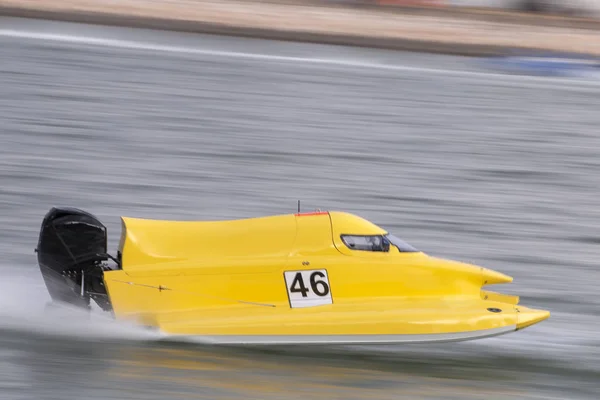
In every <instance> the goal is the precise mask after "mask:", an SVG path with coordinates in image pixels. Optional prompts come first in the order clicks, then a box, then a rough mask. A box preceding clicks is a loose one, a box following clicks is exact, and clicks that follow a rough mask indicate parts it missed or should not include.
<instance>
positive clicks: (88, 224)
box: [36, 207, 112, 311]
mask: <svg viewBox="0 0 600 400" xmlns="http://www.w3.org/2000/svg"><path fill="white" fill-rule="evenodd" d="M106 251H107V231H106V227H105V226H104V225H103V224H102V223H101V222H100V221H99V220H98V219H97V218H96V217H94V216H93V215H92V214H90V213H88V212H85V211H82V210H79V209H76V208H57V207H53V208H52V209H50V211H48V213H47V214H46V216H45V217H44V220H43V222H42V227H41V230H40V236H39V241H38V246H37V248H36V252H37V258H38V264H39V266H40V270H41V272H42V276H43V277H44V281H45V283H46V287H47V288H48V292H49V293H50V296H51V297H52V300H53V301H57V302H64V303H69V304H72V305H75V306H79V307H83V308H89V307H90V298H93V299H94V301H96V303H98V305H99V306H100V307H101V308H102V309H104V310H105V311H109V310H111V309H112V307H111V305H110V301H109V299H108V295H107V293H106V289H105V287H104V282H103V271H104V270H106V269H108V267H107V266H106V265H105V264H104V263H105V262H106V261H108V259H109V258H112V257H110V256H109V255H108V254H107V253H106Z"/></svg>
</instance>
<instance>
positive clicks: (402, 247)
mask: <svg viewBox="0 0 600 400" xmlns="http://www.w3.org/2000/svg"><path fill="white" fill-rule="evenodd" d="M384 237H385V238H386V239H387V240H388V241H389V242H390V243H391V244H392V246H396V247H397V248H398V251H400V252H401V253H416V252H418V251H419V250H417V249H415V248H414V247H412V246H411V245H410V244H408V243H406V242H405V241H404V240H402V239H400V238H399V237H396V236H394V235H392V234H391V233H388V234H387V235H385V236H384Z"/></svg>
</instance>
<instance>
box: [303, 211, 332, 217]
mask: <svg viewBox="0 0 600 400" xmlns="http://www.w3.org/2000/svg"><path fill="white" fill-rule="evenodd" d="M325 214H329V211H314V212H305V213H296V214H294V215H295V216H296V217H306V216H309V215H325Z"/></svg>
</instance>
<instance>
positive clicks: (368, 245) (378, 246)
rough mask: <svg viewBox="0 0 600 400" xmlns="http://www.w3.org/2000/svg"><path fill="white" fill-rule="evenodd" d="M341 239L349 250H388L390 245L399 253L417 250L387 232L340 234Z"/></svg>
mask: <svg viewBox="0 0 600 400" xmlns="http://www.w3.org/2000/svg"><path fill="white" fill-rule="evenodd" d="M341 239H342V241H343V242H344V244H345V245H346V246H347V247H348V248H349V249H350V250H358V251H378V252H388V251H390V245H391V246H394V247H396V248H397V249H398V251H399V252H401V253H415V252H418V250H417V249H415V248H414V247H413V246H411V245H410V244H408V243H406V242H405V241H403V240H402V239H400V238H398V237H396V236H394V235H392V234H389V233H388V234H385V235H341Z"/></svg>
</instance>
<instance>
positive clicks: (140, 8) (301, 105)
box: [0, 0, 600, 400]
mask: <svg viewBox="0 0 600 400" xmlns="http://www.w3.org/2000/svg"><path fill="white" fill-rule="evenodd" d="M241 3H244V4H246V5H247V7H251V6H250V4H253V3H256V4H258V3H259V2H258V1H254V2H253V1H251V0H244V1H242V2H240V1H237V2H231V4H229V3H228V2H227V1H225V0H223V1H222V2H202V1H183V0H180V1H177V0H174V1H166V0H164V1H158V0H155V1H150V0H147V1H144V0H121V1H115V2H102V3H94V2H91V1H87V0H71V1H66V0H65V1H58V0H57V1H55V2H51V3H49V2H42V1H27V0H22V1H18V0H12V1H6V0H2V1H0V15H2V16H0V88H1V93H2V95H1V96H0V127H1V130H0V205H1V208H0V255H1V257H0V399H11V400H13V399H15V400H16V399H62V400H64V399H75V398H77V399H80V398H86V399H145V400H151V399H165V398H168V399H300V398H302V399H307V398H315V399H317V398H319V399H320V398H332V399H366V398H369V399H380V398H381V399H392V398H393V399H397V398H407V399H487V400H491V399H509V398H510V399H598V396H599V393H600V350H599V348H600V339H599V338H598V330H599V329H600V312H599V310H600V308H599V307H600V299H599V297H598V280H599V279H600V272H599V270H598V268H599V266H598V255H599V254H600V253H599V251H598V249H599V246H600V235H599V233H598V227H599V222H598V221H600V206H599V205H598V198H599V195H600V190H599V189H600V178H599V173H600V161H599V160H600V158H599V157H598V155H599V151H600V134H599V133H598V126H599V124H600V112H599V110H600V81H599V80H598V78H599V77H600V74H598V72H599V71H600V68H599V65H600V64H599V63H598V60H597V58H596V57H597V55H598V54H595V53H594V52H593V51H590V52H589V53H587V54H583V53H581V52H579V53H577V54H571V53H570V51H571V50H572V48H573V47H575V46H588V45H589V46H596V45H597V44H598V43H600V41H595V40H594V39H595V38H596V37H597V35H598V33H597V31H596V30H595V28H594V26H595V25H594V23H592V24H591V25H590V23H589V21H590V20H591V21H593V19H594V18H596V16H597V15H598V11H600V1H595V0H580V1H560V2H559V1H542V0H539V1H538V0H535V1H534V0H528V1H525V0H510V1H501V0H472V1H469V0H448V1H417V0H414V1H393V0H387V1H384V0H381V1H375V0H373V1H359V0H357V1H352V0H348V1H344V0H322V1H317V0H312V1H309V0H307V1H300V0H298V1H291V0H290V1H284V0H281V1H277V2H276V1H270V2H260V3H261V4H260V6H261V7H263V8H260V10H261V11H260V12H258V11H257V12H254V11H252V12H249V11H247V10H249V8H243V7H242V6H240V4H241ZM272 3H278V4H277V6H278V8H273V9H268V8H267V7H268V4H272ZM285 3H287V5H285ZM300 3H303V4H304V6H305V7H315V8H314V9H313V8H311V9H310V10H311V12H312V14H310V15H311V18H310V19H302V20H300V21H299V22H298V24H306V25H310V26H311V27H314V28H315V29H317V30H319V31H320V32H321V34H327V32H328V30H329V29H342V28H340V27H341V26H342V25H343V24H344V23H346V24H350V25H351V26H352V29H354V30H355V31H356V32H358V33H357V34H356V35H355V36H359V37H360V36H364V37H367V36H368V35H369V33H370V30H369V29H370V28H366V27H364V26H362V25H361V23H362V21H363V19H362V18H363V17H361V15H365V17H364V18H365V21H366V18H367V17H366V15H367V14H366V13H368V12H371V11H370V10H371V9H372V8H373V7H375V9H376V10H377V12H384V13H390V15H391V14H394V15H399V16H406V18H409V16H410V18H411V19H410V22H411V24H413V25H411V26H413V28H414V29H413V28H411V29H413V30H412V31H411V32H410V33H411V35H413V36H412V38H413V39H414V35H422V36H423V37H424V38H425V37H427V38H428V37H429V35H434V34H435V35H438V36H439V35H442V34H440V30H441V29H442V28H444V29H445V28H446V27H447V25H448V26H449V25H451V24H452V23H454V21H455V19H456V18H461V12H462V11H461V10H464V12H465V13H467V8H469V9H477V10H480V11H481V10H484V11H485V12H490V13H496V12H499V11H502V12H508V13H514V15H513V14H511V15H513V16H514V18H518V15H522V14H523V12H526V14H527V15H538V16H539V18H540V19H536V20H535V21H532V22H531V23H532V25H526V24H527V22H522V20H519V21H521V22H519V24H520V25H517V23H515V24H514V34H515V37H516V39H515V40H514V41H512V42H514V44H515V45H514V46H513V47H511V46H510V45H505V46H504V47H502V48H501V49H500V50H498V49H497V48H496V50H494V51H495V53H496V54H495V55H494V56H493V57H490V56H489V55H483V53H486V52H485V51H483V47H485V43H482V42H479V43H477V46H478V47H477V48H476V49H475V50H472V51H465V54H443V53H456V52H454V51H451V50H452V47H455V48H458V47H461V48H466V47H465V46H470V45H471V44H473V43H471V42H473V41H475V40H476V39H477V38H474V39H473V40H471V39H470V38H466V36H465V35H467V34H465V33H464V32H463V33H462V34H461V35H456V36H453V34H452V32H451V31H443V35H444V36H446V37H447V39H448V40H451V41H453V42H452V43H454V44H452V43H450V44H449V45H448V43H446V47H444V49H445V50H440V49H437V50H436V51H435V52H432V51H430V50H431V48H430V47H431V46H430V47H429V48H426V47H423V48H422V49H419V48H418V47H416V48H415V46H412V47H413V48H412V51H402V50H397V49H396V50H392V49H386V48H385V46H377V47H380V48H378V49H376V48H374V47H372V46H370V45H368V44H365V42H362V43H358V42H360V41H357V44H361V45H360V46H353V45H352V43H347V45H334V44H331V43H330V44H324V43H304V42H303V41H302V40H301V39H298V40H296V41H293V40H292V41H277V40H271V39H269V38H268V37H266V36H268V35H265V37H263V38H259V37H249V36H256V35H241V34H240V35H238V36H236V35H235V34H229V35H214V34H213V35H211V34H205V33H204V34H203V33H191V32H181V31H180V32H176V31H175V29H173V30H171V29H169V28H170V26H169V25H164V26H162V28H164V29H163V30H151V29H142V28H133V27H128V26H127V24H125V23H123V22H121V23H119V24H118V25H121V26H118V27H117V26H112V27H111V26H106V25H115V24H111V23H110V21H108V20H107V21H106V22H107V23H106V25H91V24H88V23H86V22H88V21H89V20H90V19H91V18H92V16H93V15H92V12H98V11H99V10H100V9H101V8H102V9H103V10H104V11H106V12H111V13H113V14H121V15H122V16H126V17H127V16H130V17H131V20H132V21H133V19H134V17H133V15H134V14H142V13H146V14H148V15H150V14H153V15H155V16H160V17H161V18H169V15H170V14H169V13H170V12H171V11H172V12H173V13H175V10H177V12H178V13H181V14H187V15H188V16H189V18H190V19H192V18H195V19H200V18H205V19H204V21H209V22H213V23H219V22H220V21H222V20H225V19H228V18H229V19H228V21H227V22H228V24H232V23H233V22H232V20H233V17H232V16H233V15H235V22H237V23H239V24H240V25H241V24H244V23H247V24H250V23H251V22H255V23H259V22H260V23H262V24H263V27H265V26H267V27H268V26H271V27H274V26H275V25H277V22H276V20H275V19H274V20H269V19H267V17H274V16H275V17H277V16H279V18H280V20H285V19H286V18H289V17H290V15H291V14H292V13H295V12H297V11H298V9H296V8H286V7H293V6H294V5H298V4H300ZM334 3H336V4H334ZM228 4H229V5H228ZM357 5H368V6H369V7H356V6H357ZM228 7H229V8H228ZM431 7H434V8H437V9H443V10H451V11H452V13H451V14H450V13H448V14H447V15H446V16H444V15H445V14H437V15H438V17H439V18H440V19H436V20H433V21H432V20H425V19H419V20H418V21H417V19H416V18H419V15H431V14H426V13H427V12H429V11H430V10H431ZM50 9H52V10H53V12H54V13H53V14H47V15H46V14H43V12H42V11H44V12H46V11H48V10H50ZM92 9H93V10H92ZM36 10H42V11H40V12H39V13H36ZM69 10H78V11H80V12H81V13H80V14H79V17H78V18H74V17H73V16H72V15H71V16H69V17H68V18H67V17H64V18H62V17H61V16H60V15H62V14H61V13H63V14H64V15H67V13H68V12H69ZM86 10H87V11H86ZM90 10H92V11H90ZM223 10H225V11H223ZM227 10H229V11H227ZM251 10H258V8H255V9H251ZM306 10H308V9H304V8H303V9H302V12H307V11H306ZM428 10H429V11H428ZM84 11H85V12H89V13H90V14H85V13H84ZM100 11H102V10H100ZM104 11H103V12H104ZM278 13H279V14H278ZM361 13H364V14H361ZM350 14H351V15H353V16H354V19H352V20H351V22H349V23H348V22H344V18H349V17H347V16H348V15H350ZM517 14H518V15H517ZM44 15H46V16H47V18H45V17H44ZM378 15H380V14H378ZM465 15H466V14H465ZM486 15H487V14H486ZM548 15H553V16H554V18H564V19H563V20H562V21H563V22H564V24H563V27H562V28H552V26H556V22H552V23H550V22H547V20H546V19H544V18H546V17H547V16H548ZM574 15H575V16H577V17H578V18H579V19H586V21H587V23H588V25H587V27H586V28H579V27H576V26H575V25H572V24H574V22H573V20H572V19H569V20H567V18H571V17H572V16H574ZM202 16H204V17H202ZM25 17H35V18H25ZM370 18H373V17H370ZM381 18H383V17H381ZM444 18H446V19H444ZM453 18H454V19H453ZM469 18H470V19H469V20H468V21H470V22H465V21H466V20H461V21H463V22H461V24H462V25H465V26H467V27H468V26H470V25H469V24H473V25H476V24H484V23H486V22H484V21H485V20H486V18H487V17H486V16H485V15H484V14H479V17H475V18H474V17H473V16H472V15H471V16H470V17H469ZM61 19H64V20H69V21H70V22H66V21H60V20H61ZM96 20H98V18H97V17H96ZM248 21H249V22H248ZM320 21H326V23H322V24H321V25H319V23H320ZM332 21H333V22H332ZM407 21H408V20H407ZM444 21H447V24H446V23H445V22H444ZM569 21H570V22H569ZM336 22H337V23H336ZM417 22H418V23H417ZM487 24H488V25H486V28H485V29H487V30H490V31H494V29H496V28H498V25H497V24H498V23H495V22H487ZM534 24H535V25H536V26H538V28H533V25H534ZM131 25H132V26H133V25H134V24H133V23H132V24H131ZM384 25H385V24H384V21H383V19H382V26H384ZM385 26H389V31H390V32H391V33H390V35H392V33H393V34H396V35H397V36H401V35H403V34H404V33H403V32H404V31H403V30H402V29H408V28H407V27H406V26H402V25H393V24H392V25H385ZM511 26H513V25H510V24H509V25H503V27H502V29H503V32H509V31H510V30H511V29H512V28H511ZM540 27H541V28H540ZM565 27H566V28H565ZM282 29H283V28H282ZM386 29H387V28H386ZM535 29H538V30H539V29H543V31H540V32H542V33H541V34H539V35H541V36H540V37H542V38H543V37H546V38H558V39H560V40H558V39H556V40H554V39H552V40H551V41H552V42H553V44H554V45H558V44H559V43H563V44H562V46H563V47H562V50H561V52H551V53H548V51H549V50H548V48H543V46H541V44H540V46H539V47H537V48H536V47H535V46H534V45H535V43H533V40H532V39H531V38H532V37H533V31H534V30H535ZM552 29H556V30H552ZM558 29H562V30H561V31H559V30H558ZM436 32H437V33H436ZM473 32H474V31H473ZM473 35H474V36H475V34H474V33H473ZM586 35H587V36H586ZM242 36H245V37H242ZM536 37H537V36H536ZM465 38H466V39H465ZM582 38H588V39H582ZM479 39H481V38H479ZM353 40H354V39H353ZM427 40H428V41H429V40H430V39H429V38H428V39H427ZM481 40H483V39H481ZM511 40H512V39H511ZM528 40H529V41H530V42H532V43H533V44H531V46H529V49H523V48H520V47H519V46H518V44H519V43H521V42H527V41H528ZM539 40H542V39H539ZM561 40H562V41H561ZM311 41H313V42H319V40H311ZM372 42H373V39H371V42H369V43H372ZM512 42H511V43H512ZM539 43H542V42H541V41H540V42H539ZM392 47H393V46H392ZM470 48H471V47H470ZM590 49H591V47H590ZM515 50H518V51H515ZM478 51H481V53H482V55H481V56H478V55H477V54H475V53H477V52H478ZM434 53H436V54H434ZM466 53H469V54H466ZM567 53H568V54H567ZM297 200H301V201H302V207H303V209H304V210H310V209H316V208H320V209H324V210H343V211H348V212H352V213H356V214H358V215H360V216H363V217H365V218H367V219H369V220H371V221H373V222H374V223H376V224H378V225H380V226H382V227H384V228H386V229H389V230H390V231H392V232H394V233H395V234H396V235H397V236H399V237H401V238H402V239H404V240H406V241H407V242H409V243H410V244H412V245H413V246H415V247H417V248H418V249H420V250H422V251H425V252H427V253H429V254H431V255H435V256H440V257H446V258H452V259H456V260H460V261H465V262H471V263H475V264H478V265H482V266H486V267H488V268H492V269H495V270H498V271H501V272H503V273H506V274H508V275H510V276H513V277H514V283H512V284H510V285H506V286H505V287H503V288H502V291H503V292H505V293H510V294H518V295H520V296H521V299H522V300H521V301H522V303H523V304H526V305H528V306H531V307H536V308H542V309H547V310H550V311H551V313H552V315H551V317H550V319H549V320H547V321H545V322H543V323H541V324H539V325H536V326H534V327H531V328H528V329H527V330H524V331H522V332H517V333H514V334H510V335H506V336H501V337H497V338H490V339H484V340H480V341H474V342H464V343H447V344H436V345H410V346H371V347H361V346H338V347H328V348H319V349H317V348H310V347H309V348H285V347H283V348H276V349H270V350H264V349H263V350H258V349H254V350H251V349H233V348H217V347H211V346H208V345H205V344H201V343H187V342H176V341H158V340H157V338H156V337H154V336H153V335H152V334H151V333H149V332H147V331H145V330H142V329H139V328H137V327H133V326H128V325H125V324H121V323H117V322H115V321H112V320H110V319H108V318H106V317H105V316H103V315H92V316H91V317H83V316H82V317H81V318H73V316H71V315H69V316H66V317H64V318H58V319H57V318H56V317H55V316H49V315H48V314H47V313H45V312H44V310H45V306H46V303H47V302H48V301H49V297H48V295H47V291H46V288H45V286H44V283H43V281H42V278H41V275H40V273H39V268H38V266H37V265H36V258H35V254H34V252H33V250H34V248H35V246H36V243H37V238H38V232H39V228H40V224H41V221H42V218H43V216H44V214H45V213H46V212H47V211H48V209H49V208H50V207H52V206H73V207H79V208H83V209H85V210H87V211H90V212H92V213H93V214H95V215H96V216H97V217H98V218H99V219H100V220H101V221H102V222H103V223H105V224H106V226H107V227H108V234H109V249H110V251H113V250H114V249H116V246H117V244H118V240H119V232H120V229H121V226H120V220H119V217H120V216H122V215H124V216H132V217H141V218H160V219H186V220H202V219H207V220H217V219H231V218H246V217H251V216H263V215H271V214H279V213H290V212H294V211H295V210H296V207H297ZM113 252H114V251H113Z"/></svg>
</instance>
